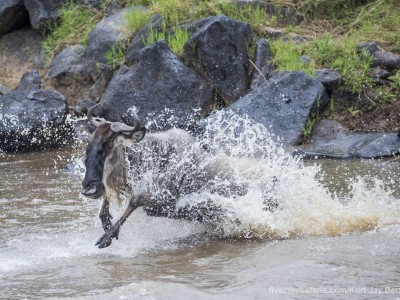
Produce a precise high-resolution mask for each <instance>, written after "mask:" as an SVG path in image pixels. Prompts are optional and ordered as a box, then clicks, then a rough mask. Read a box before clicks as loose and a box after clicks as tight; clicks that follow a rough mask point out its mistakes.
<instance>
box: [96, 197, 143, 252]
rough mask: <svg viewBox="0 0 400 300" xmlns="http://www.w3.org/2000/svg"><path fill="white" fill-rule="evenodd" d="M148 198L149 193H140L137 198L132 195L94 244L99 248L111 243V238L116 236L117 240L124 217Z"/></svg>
mask: <svg viewBox="0 0 400 300" xmlns="http://www.w3.org/2000/svg"><path fill="white" fill-rule="evenodd" d="M148 199H150V195H149V194H141V195H139V196H138V197H137V198H136V197H132V198H131V200H130V201H129V206H128V208H127V209H126V210H125V212H124V214H123V215H122V217H121V218H120V219H119V220H118V221H117V222H116V223H115V224H114V225H111V226H110V228H108V229H107V230H106V232H105V233H104V234H103V235H102V237H101V238H100V239H99V240H98V241H97V243H96V246H98V247H99V248H105V247H108V246H110V245H111V243H112V239H113V238H116V239H117V240H118V235H119V230H120V229H121V226H122V224H124V223H125V221H126V219H127V218H128V217H129V216H130V215H131V213H132V212H133V211H134V210H135V209H136V208H138V207H140V206H143V205H144V204H145V203H146V201H148Z"/></svg>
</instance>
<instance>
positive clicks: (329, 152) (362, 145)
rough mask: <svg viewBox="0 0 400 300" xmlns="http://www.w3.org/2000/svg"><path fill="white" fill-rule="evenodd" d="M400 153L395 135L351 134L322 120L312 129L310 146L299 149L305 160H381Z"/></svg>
mask: <svg viewBox="0 0 400 300" xmlns="http://www.w3.org/2000/svg"><path fill="white" fill-rule="evenodd" d="M398 154H400V139H399V138H398V136H397V134H396V133H351V132H349V131H348V130H347V129H345V128H344V127H343V126H341V125H340V124H339V123H338V122H336V121H333V120H322V121H321V122H320V123H319V124H317V125H316V126H315V127H314V135H313V138H312V144H311V145H305V146H301V147H298V148H297V149H296V150H295V152H294V155H301V156H303V157H304V158H310V159H317V158H335V159H349V158H381V157H390V156H394V155H398Z"/></svg>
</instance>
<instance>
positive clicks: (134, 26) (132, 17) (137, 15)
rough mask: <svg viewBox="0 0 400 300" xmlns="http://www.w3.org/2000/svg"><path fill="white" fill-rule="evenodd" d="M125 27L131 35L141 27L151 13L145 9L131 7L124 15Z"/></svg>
mask: <svg viewBox="0 0 400 300" xmlns="http://www.w3.org/2000/svg"><path fill="white" fill-rule="evenodd" d="M125 17H126V20H127V28H128V30H129V33H130V34H131V35H133V34H135V33H136V32H137V31H138V30H139V29H141V28H142V27H143V26H144V25H146V23H147V22H148V21H149V20H150V18H151V13H150V12H149V11H148V10H146V9H143V8H142V9H141V8H137V7H131V9H129V10H128V11H127V13H126V15H125Z"/></svg>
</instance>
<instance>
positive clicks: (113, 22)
mask: <svg viewBox="0 0 400 300" xmlns="http://www.w3.org/2000/svg"><path fill="white" fill-rule="evenodd" d="M129 9H130V8H126V9H123V10H121V11H119V12H118V13H116V14H113V15H111V16H108V17H106V18H104V19H103V20H101V21H100V22H99V23H97V25H96V26H95V28H94V29H93V30H92V31H91V32H90V33H89V40H88V48H87V50H86V63H85V65H86V68H87V71H88V72H89V73H90V75H91V76H92V80H93V82H95V81H96V80H97V78H98V77H99V76H100V74H101V72H102V71H103V70H104V69H106V68H107V60H106V58H105V55H106V53H107V52H108V51H110V50H111V49H112V47H113V46H114V45H115V44H116V43H118V42H122V41H124V40H126V39H127V38H128V32H127V30H126V25H127V20H126V18H125V14H126V13H127V11H128V10H129Z"/></svg>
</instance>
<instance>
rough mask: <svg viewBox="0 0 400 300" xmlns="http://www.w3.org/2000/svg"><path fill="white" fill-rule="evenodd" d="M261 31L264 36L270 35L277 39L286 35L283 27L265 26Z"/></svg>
mask: <svg viewBox="0 0 400 300" xmlns="http://www.w3.org/2000/svg"><path fill="white" fill-rule="evenodd" d="M261 33H262V35H263V36H266V37H269V38H271V39H277V38H280V37H282V36H283V35H284V33H285V32H284V31H283V30H281V29H277V28H273V27H268V26H263V27H261Z"/></svg>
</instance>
